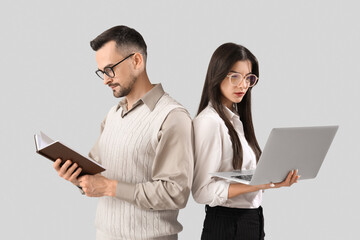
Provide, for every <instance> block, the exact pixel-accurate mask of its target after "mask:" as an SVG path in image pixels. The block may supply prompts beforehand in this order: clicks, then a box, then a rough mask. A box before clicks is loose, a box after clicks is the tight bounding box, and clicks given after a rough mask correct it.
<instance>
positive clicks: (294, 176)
mask: <svg viewBox="0 0 360 240" xmlns="http://www.w3.org/2000/svg"><path fill="white" fill-rule="evenodd" d="M299 178H300V175H298V170H292V171H290V172H289V174H288V175H287V177H286V179H285V180H284V181H282V182H279V183H268V184H262V185H258V187H259V188H260V189H269V188H281V187H290V186H291V185H293V184H294V183H297V181H298V180H299Z"/></svg>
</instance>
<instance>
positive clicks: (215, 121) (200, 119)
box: [193, 105, 223, 127]
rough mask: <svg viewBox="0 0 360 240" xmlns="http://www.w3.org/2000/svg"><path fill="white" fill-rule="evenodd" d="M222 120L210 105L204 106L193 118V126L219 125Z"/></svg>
mask: <svg viewBox="0 0 360 240" xmlns="http://www.w3.org/2000/svg"><path fill="white" fill-rule="evenodd" d="M222 122H223V120H222V119H221V118H220V116H219V114H218V113H217V112H216V111H215V109H214V108H213V107H212V106H211V105H208V106H207V107H206V108H204V109H203V110H202V111H201V112H200V113H199V114H198V115H197V116H196V117H195V118H194V120H193V124H194V127H196V126H197V125H199V124H201V125H204V124H205V125H211V126H219V125H221V124H222Z"/></svg>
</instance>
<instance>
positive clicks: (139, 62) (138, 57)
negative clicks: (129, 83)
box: [133, 53, 145, 70]
mask: <svg viewBox="0 0 360 240" xmlns="http://www.w3.org/2000/svg"><path fill="white" fill-rule="evenodd" d="M133 66H134V70H142V69H144V67H145V62H144V58H143V55H142V54H141V53H135V54H134V56H133Z"/></svg>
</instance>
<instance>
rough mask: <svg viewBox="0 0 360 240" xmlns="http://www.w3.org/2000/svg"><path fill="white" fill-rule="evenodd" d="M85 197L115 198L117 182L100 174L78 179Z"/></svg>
mask: <svg viewBox="0 0 360 240" xmlns="http://www.w3.org/2000/svg"><path fill="white" fill-rule="evenodd" d="M78 181H79V183H80V187H82V189H83V191H84V192H85V195H86V196H88V197H102V196H111V197H113V196H115V195H116V186H117V181H116V180H111V179H108V178H106V177H104V176H102V175H100V174H96V175H85V176H82V177H80V178H79V179H78Z"/></svg>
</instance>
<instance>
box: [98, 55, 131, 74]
mask: <svg viewBox="0 0 360 240" xmlns="http://www.w3.org/2000/svg"><path fill="white" fill-rule="evenodd" d="M134 54H135V53H132V54H130V55H129V56H127V57H125V58H124V59H122V60H121V61H120V62H118V63H116V64H114V65H113V66H111V67H105V68H104V71H102V70H100V69H98V70H96V71H95V74H96V75H97V76H98V77H99V78H101V79H102V80H104V76H105V75H106V76H108V77H109V78H113V77H115V72H114V67H116V66H117V65H119V64H120V63H122V62H123V61H125V60H126V59H128V58H129V57H131V56H133V55H134ZM106 69H110V70H111V72H112V73H113V75H114V76H109V74H107V73H106V71H105V70H106ZM100 72H101V73H102V74H103V75H102V76H103V77H101V76H100V75H99V74H98V73H100Z"/></svg>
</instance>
